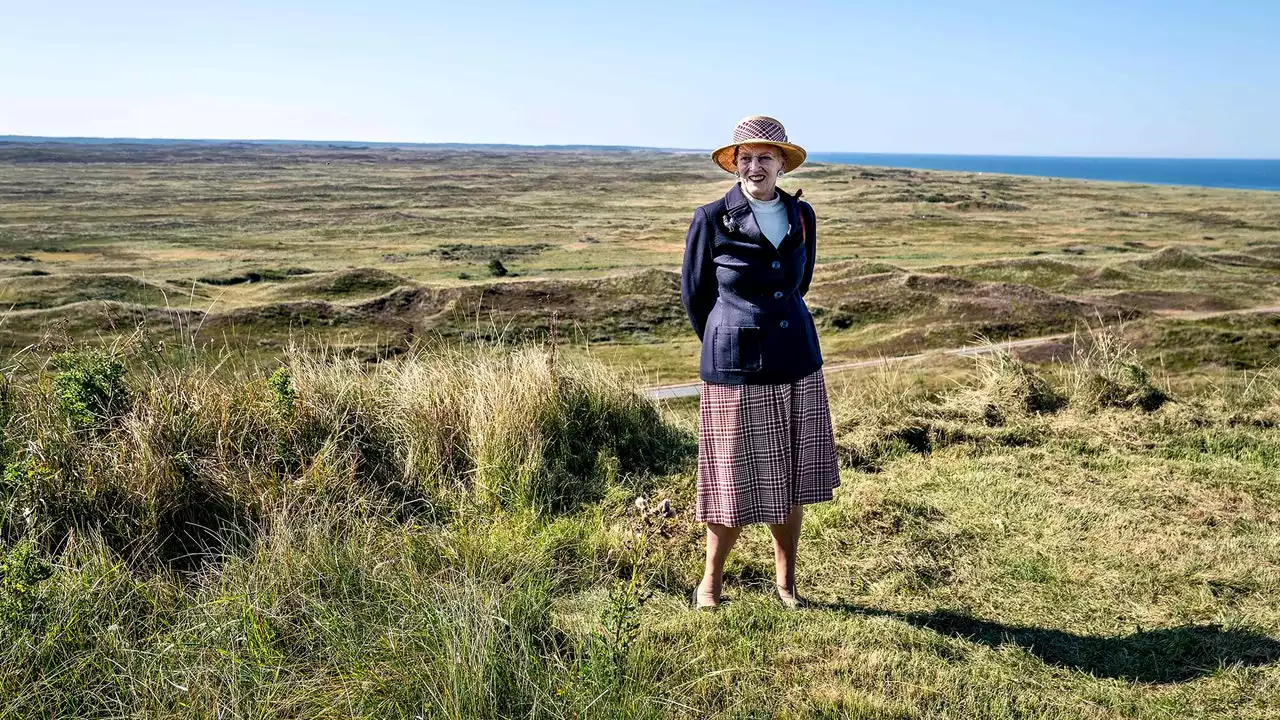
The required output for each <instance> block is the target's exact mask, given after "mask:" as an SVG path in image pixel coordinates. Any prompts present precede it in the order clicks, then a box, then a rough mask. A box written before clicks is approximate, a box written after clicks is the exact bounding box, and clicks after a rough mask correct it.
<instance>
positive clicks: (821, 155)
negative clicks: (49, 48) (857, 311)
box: [0, 135, 1280, 191]
mask: <svg viewBox="0 0 1280 720" xmlns="http://www.w3.org/2000/svg"><path fill="white" fill-rule="evenodd" d="M0 143H67V144H80V145H99V144H101V145H110V144H127V145H209V146H216V145H262V146H272V145H275V146H299V147H330V148H346V149H370V148H383V149H391V148H405V149H435V150H478V151H513V150H533V151H537V150H547V151H577V152H678V153H701V152H709V150H698V149H689V148H660V147H643V146H632V145H517V144H509V143H418V142H383V141H378V142H361V141H349V140H283V139H282V140H274V139H262V140H235V139H203V138H190V139H186V138H95V137H40V136H29V135H0ZM809 158H810V159H811V160H813V161H815V162H823V163H837V164H846V165H866V166H874V167H897V168H913V169H918V170H946V171H952V172H978V173H997V174H1007V175H1027V176H1036V177H1051V178H1067V179H1074V180H1099V181H1104V182H1127V183H1139V184H1144V185H1182V186H1193V187H1210V188H1227V189H1233V190H1270V191H1280V159H1259V160H1251V159H1231V158H1105V157H1061V156H1032V155H938V154H909V153H852V152H811V153H810V154H809Z"/></svg>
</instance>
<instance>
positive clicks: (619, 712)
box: [0, 331, 1280, 718]
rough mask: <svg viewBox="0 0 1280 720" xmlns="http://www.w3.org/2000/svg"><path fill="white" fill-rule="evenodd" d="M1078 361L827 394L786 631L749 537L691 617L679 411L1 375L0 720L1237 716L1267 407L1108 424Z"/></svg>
mask: <svg viewBox="0 0 1280 720" xmlns="http://www.w3.org/2000/svg"><path fill="white" fill-rule="evenodd" d="M1090 348H1091V349H1087V350H1086V349H1083V344H1082V349H1081V350H1080V354H1079V359H1078V361H1076V362H1075V363H1072V364H1069V365H1067V366H1064V367H1063V368H1061V369H1060V371H1056V372H1053V373H1050V374H1048V375H1044V374H1041V371H1039V370H1037V369H1036V368H1035V367H1034V366H1030V365H1027V364H1025V363H1022V362H1020V361H1018V360H1016V359H1014V358H1011V357H1009V356H1007V355H999V354H996V355H992V356H988V357H986V358H984V359H980V360H979V361H978V365H977V366H976V367H970V368H969V369H967V370H966V369H964V368H962V367H959V366H957V369H958V370H959V374H957V375H955V376H954V377H956V379H955V380H953V381H949V382H943V383H938V382H937V381H936V379H931V378H935V376H933V375H932V374H922V373H921V371H920V370H919V369H918V368H916V369H912V368H908V367H897V368H891V369H883V368H882V369H879V370H875V371H872V372H869V373H866V374H863V375H860V376H856V377H849V378H846V379H844V380H843V381H834V382H833V383H832V388H833V390H832V401H833V407H834V410H835V418H836V424H837V435H838V444H839V447H840V450H841V454H842V460H843V464H844V467H845V469H844V471H843V478H842V482H843V484H842V487H841V488H840V490H839V492H838V494H837V497H836V499H835V501H833V502H831V503H828V504H825V505H819V506H814V507H812V508H810V512H809V514H808V517H807V519H806V525H805V531H804V538H803V543H802V544H803V548H804V552H803V553H802V560H801V567H800V577H801V578H802V579H803V580H802V582H803V588H804V589H805V590H806V591H807V593H808V594H809V596H810V597H811V598H812V600H813V609H812V610H809V611H806V612H803V613H799V614H793V613H787V612H784V611H782V610H781V609H779V608H777V607H776V606H775V605H774V604H772V603H771V602H770V599H769V596H768V583H769V581H770V580H769V578H770V575H769V573H770V572H771V563H772V557H771V549H770V546H769V544H768V543H769V541H768V538H767V534H766V533H764V532H763V531H760V532H754V531H753V532H748V533H746V534H744V537H743V541H742V545H741V548H740V550H738V551H736V552H735V554H734V556H733V558H732V559H731V562H730V565H729V568H728V570H727V575H728V588H729V593H730V598H731V599H730V602H729V603H728V604H727V605H726V606H725V607H724V608H723V609H722V610H721V611H720V612H718V613H716V614H714V615H703V614H696V613H691V612H690V611H688V610H687V609H685V605H684V602H685V601H684V597H685V596H686V595H687V591H688V590H689V589H690V588H691V587H692V586H693V585H694V584H695V583H696V580H697V577H698V571H699V569H698V557H699V555H698V549H699V544H700V542H701V530H700V526H699V525H697V524H696V523H695V522H694V521H693V518H692V502H693V496H692V493H693V488H692V477H693V455H692V440H693V436H692V425H693V422H692V420H693V414H694V413H696V406H694V405H690V404H689V403H677V404H674V405H672V406H671V407H669V408H666V409H661V408H658V407H656V406H653V405H651V404H649V403H647V402H645V401H643V400H641V399H640V398H639V397H638V396H637V395H635V394H633V393H632V391H631V390H630V389H629V386H628V385H627V383H626V382H625V381H624V380H622V379H621V378H619V377H618V376H616V375H615V374H613V373H612V372H610V371H609V370H607V369H606V368H604V367H603V366H602V365H600V364H598V363H592V362H584V361H583V360H582V359H580V358H576V357H564V356H562V355H561V354H559V353H558V352H557V349H556V348H554V347H512V348H505V349H500V350H452V351H445V350H436V351H427V350H423V351H420V352H416V353H411V354H407V355H404V356H401V357H398V358H396V359H394V360H391V361H388V362H384V363H380V364H378V365H374V366H367V365H363V364H360V363H356V362H353V361H351V360H347V359H342V358H339V357H333V356H326V355H324V354H323V353H319V354H317V353H313V352H305V351H301V350H294V351H290V352H289V353H287V354H285V355H284V356H282V358H281V360H282V361H281V362H280V363H279V364H278V365H277V367H276V369H275V370H273V371H272V372H270V373H267V372H265V371H264V370H261V369H259V368H258V367H257V366H256V365H255V364H248V365H244V364H241V363H236V362H232V361H230V360H231V359H230V358H222V359H221V360H220V361H219V359H218V358H216V357H215V358H209V357H207V356H203V355H200V354H195V355H192V354H190V353H189V351H183V352H177V351H174V350H172V349H170V350H168V351H166V353H167V354H166V355H164V356H159V355H157V354H155V352H156V351H155V348H154V347H148V346H147V345H146V343H145V342H142V341H141V340H138V341H136V342H135V343H134V344H131V345H130V344H120V345H116V346H114V347H108V348H100V349H98V350H92V351H90V350H81V351H78V352H75V353H73V354H70V355H64V356H62V357H60V358H59V359H58V360H57V361H56V362H54V363H49V364H45V363H43V362H42V361H40V360H38V358H37V357H36V356H34V355H28V356H26V359H25V360H24V362H27V363H29V364H31V365H33V367H30V368H28V369H27V372H25V373H16V372H15V373H11V374H10V377H11V378H12V379H11V381H10V383H9V384H8V385H7V386H6V392H5V395H4V396H5V399H6V400H5V404H4V408H5V413H6V414H5V418H6V420H5V423H6V425H5V433H4V438H5V447H4V452H5V456H6V457H5V468H6V471H5V474H4V482H3V497H4V513H3V522H2V523H0V538H3V554H4V557H5V560H4V562H3V564H0V634H3V636H4V640H5V641H4V642H3V643H0V669H2V671H0V678H3V680H0V689H2V690H3V692H0V697H2V698H3V701H0V717H23V718H30V717H66V716H76V717H108V716H120V715H128V716H148V717H177V716H182V717H248V716H264V715H265V716H274V717H279V716H299V717H301V716H305V717H405V718H409V717H514V716H536V717H583V716H596V717H655V718H659V717H688V716H691V715H695V716H702V717H771V716H788V717H866V718H887V717H895V718H896V717H938V716H952V717H976V718H983V717H990V718H1000V717H1025V716H1036V717H1045V718H1078V717H1089V718H1110V717H1164V716H1167V715H1168V714H1170V713H1172V714H1186V713H1188V712H1190V713H1193V714H1195V715H1197V716H1200V717H1224V718H1225V717H1244V718H1263V717H1270V716H1271V713H1272V708H1273V707H1274V705H1275V703H1276V701H1277V700H1278V699H1280V698H1278V697H1277V692H1280V690H1278V689H1280V665H1277V664H1276V663H1277V662H1280V641H1277V640H1276V639H1275V638H1276V636H1277V635H1280V615H1277V612H1276V609H1275V603H1274V598H1275V597H1276V593H1277V591H1280V572H1278V571H1277V568H1280V554H1278V553H1280V534H1277V530H1276V528H1277V527H1280V524H1277V522H1276V521H1277V520H1280V504H1278V503H1280V485H1277V482H1276V478H1275V474H1274V467H1275V463H1276V462H1277V460H1280V435H1277V430H1276V427H1277V425H1276V420H1277V418H1280V386H1277V378H1275V377H1274V376H1273V375H1270V374H1267V373H1263V374H1260V375H1253V376H1249V377H1247V378H1241V379H1243V380H1246V382H1236V376H1230V375H1228V376H1223V379H1222V381H1221V382H1219V383H1218V384H1216V385H1210V386H1206V385H1203V384H1202V385H1200V386H1199V388H1198V389H1197V390H1196V391H1195V392H1194V394H1193V393H1192V392H1191V391H1189V390H1188V391H1185V392H1184V391H1183V390H1181V389H1179V388H1180V387H1181V386H1180V385H1178V384H1177V383H1175V382H1173V381H1174V378H1157V379H1156V380H1155V381H1153V382H1156V384H1158V385H1160V386H1161V387H1165V388H1167V390H1166V391H1164V392H1166V393H1167V394H1168V395H1169V396H1170V399H1168V400H1167V401H1165V402H1163V403H1161V404H1160V405H1159V406H1158V407H1154V406H1152V404H1150V403H1143V402H1127V401H1124V402H1117V401H1116V398H1120V399H1121V400H1123V399H1124V398H1128V397H1130V395H1129V394H1124V393H1120V394H1117V393H1116V392H1115V391H1114V389H1113V387H1112V385H1109V384H1108V382H1111V380H1112V379H1114V378H1130V379H1131V378H1132V377H1134V374H1133V372H1132V370H1131V368H1132V367H1133V366H1134V365H1135V362H1136V356H1135V355H1134V354H1133V353H1132V352H1130V351H1128V350H1127V349H1126V347H1125V346H1124V345H1123V344H1122V341H1121V340H1120V339H1119V338H1118V336H1116V335H1114V334H1107V333H1105V332H1101V331H1100V332H1098V333H1095V335H1093V336H1092V337H1091V338H1090ZM175 353H176V354H175ZM953 362H961V361H960V360H953ZM1138 367H1139V368H1140V365H1139V366H1138ZM1099 378H1101V379H1105V380H1107V381H1108V382H1103V381H1102V380H1099ZM1166 381H1167V382H1166ZM1175 386H1176V387H1175ZM637 496H639V497H643V498H646V499H647V502H645V503H636V502H633V500H634V499H635V498H636V497H637ZM664 499H665V500H666V501H667V504H668V505H669V506H670V507H671V511H670V512H669V513H668V512H664V511H663V503H661V502H659V501H660V500H664Z"/></svg>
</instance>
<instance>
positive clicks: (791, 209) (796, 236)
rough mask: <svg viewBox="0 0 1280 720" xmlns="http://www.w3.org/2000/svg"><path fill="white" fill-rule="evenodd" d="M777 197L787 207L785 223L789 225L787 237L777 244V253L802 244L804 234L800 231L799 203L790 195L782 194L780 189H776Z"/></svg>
mask: <svg viewBox="0 0 1280 720" xmlns="http://www.w3.org/2000/svg"><path fill="white" fill-rule="evenodd" d="M778 196H779V197H781V198H782V202H783V203H784V204H786V206H787V222H788V223H790V227H789V228H788V230H787V236H786V237H785V238H783V239H782V242H781V243H778V251H779V252H782V251H783V249H784V248H785V249H787V250H790V249H791V248H792V247H793V246H795V245H797V244H801V243H803V242H804V232H803V231H802V229H801V228H802V227H803V226H802V225H801V224H800V203H799V202H797V201H796V199H795V198H794V197H792V196H791V195H788V194H787V193H785V192H783V191H782V188H778Z"/></svg>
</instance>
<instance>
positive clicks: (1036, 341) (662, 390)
mask: <svg viewBox="0 0 1280 720" xmlns="http://www.w3.org/2000/svg"><path fill="white" fill-rule="evenodd" d="M1266 313H1280V305H1268V306H1266V307H1256V308H1243V309H1240V310H1222V311H1219V312H1207V313H1168V315H1169V316H1172V317H1181V318H1186V319H1197V320H1199V319H1203V318H1209V317H1218V316H1222V315H1244V314H1256V315H1262V314H1266ZM1161 314H1164V313H1161ZM1071 336H1072V333H1058V334H1057V335H1042V336H1040V337H1034V338H1027V339H1025V340H1006V341H1005V342H998V343H991V344H989V345H970V346H967V347H959V348H948V349H942V350H927V351H925V352H922V353H916V354H914V355H895V356H893V357H879V358H872V359H870V360H857V361H854V362H845V363H838V364H836V365H825V366H823V368H822V371H823V372H824V373H826V374H831V373H833V372H840V371H842V370H854V369H857V368H868V367H877V366H880V365H888V364H889V363H895V362H905V361H908V360H919V359H920V358H924V357H930V356H937V355H960V356H973V355H984V354H986V353H991V352H996V351H999V350H1012V349H1014V348H1022V347H1034V346H1036V345H1042V344H1044V343H1048V342H1054V341H1057V340H1065V339H1067V338H1070V337H1071ZM644 394H645V395H646V396H647V397H649V398H651V399H653V400H673V399H676V398H686V397H697V396H699V395H701V394H702V382H701V381H695V382H685V383H674V384H671V385H653V386H651V387H647V388H644Z"/></svg>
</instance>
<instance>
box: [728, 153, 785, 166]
mask: <svg viewBox="0 0 1280 720" xmlns="http://www.w3.org/2000/svg"><path fill="white" fill-rule="evenodd" d="M752 160H755V161H756V162H758V163H760V164H761V165H765V166H767V165H772V164H773V163H776V162H778V158H776V157H774V156H773V155H770V154H768V153H764V154H762V155H751V154H747V153H742V154H739V155H738V166H739V167H748V166H750V165H751V161H752Z"/></svg>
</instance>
